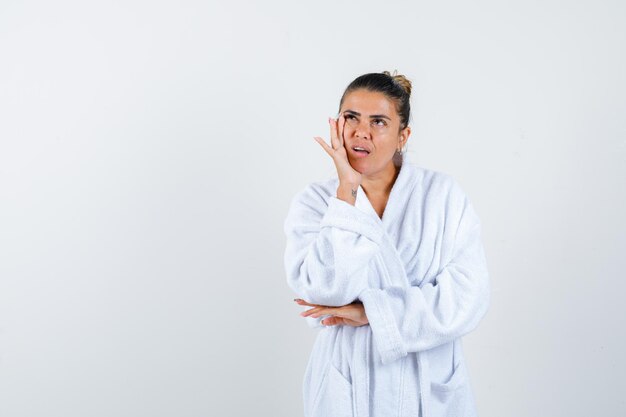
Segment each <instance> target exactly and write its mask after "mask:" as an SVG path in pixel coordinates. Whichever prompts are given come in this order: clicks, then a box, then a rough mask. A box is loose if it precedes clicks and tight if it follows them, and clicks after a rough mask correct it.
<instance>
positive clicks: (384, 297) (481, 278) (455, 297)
mask: <svg viewBox="0 0 626 417" xmlns="http://www.w3.org/2000/svg"><path fill="white" fill-rule="evenodd" d="M450 201H451V202H452V204H455V202H454V199H451V200H450ZM457 204H458V205H459V210H458V211H459V212H460V213H461V214H460V215H459V216H458V225H457V231H456V235H455V238H454V242H453V245H454V246H453V249H452V256H451V257H450V260H449V262H447V264H446V265H445V266H444V267H443V268H442V269H441V270H440V271H439V273H438V274H437V275H436V276H435V278H434V280H433V281H432V282H426V283H424V284H422V285H421V286H419V287H418V286H408V287H404V288H403V287H399V286H392V287H387V288H384V289H374V288H370V289H365V290H364V291H363V292H361V293H360V294H359V299H360V300H361V301H362V302H363V305H364V307H365V311H366V314H367V317H368V320H369V323H370V326H371V328H372V332H373V337H374V342H375V344H376V346H377V349H378V351H379V353H380V355H381V358H382V361H383V363H388V362H391V361H394V360H396V359H399V358H401V357H403V356H406V355H407V353H408V352H417V351H421V350H427V349H431V348H434V347H436V346H438V345H441V344H444V343H447V342H450V341H452V340H454V339H456V338H458V337H460V336H463V335H464V334H467V333H468V332H470V331H471V330H473V329H474V328H475V327H477V325H478V323H479V321H480V320H481V319H482V317H483V316H484V315H485V313H486V311H487V308H488V305H489V302H490V286H489V277H488V272H487V263H486V259H485V253H484V249H483V245H482V241H481V226H480V221H479V219H478V216H477V214H476V212H475V211H474V208H473V207H472V205H471V203H470V202H469V200H468V199H467V198H466V197H465V196H464V195H462V198H460V199H458V200H457ZM428 261H430V260H428ZM407 282H411V281H410V280H409V279H407Z"/></svg>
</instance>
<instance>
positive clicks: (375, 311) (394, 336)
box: [359, 288, 408, 364]
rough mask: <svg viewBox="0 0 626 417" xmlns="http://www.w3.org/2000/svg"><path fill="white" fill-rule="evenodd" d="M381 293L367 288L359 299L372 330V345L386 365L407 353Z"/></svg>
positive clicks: (387, 304)
mask: <svg viewBox="0 0 626 417" xmlns="http://www.w3.org/2000/svg"><path fill="white" fill-rule="evenodd" d="M382 292H383V290H380V289H375V288H368V289H365V290H363V291H362V292H361V293H360V294H359V299H360V300H361V302H363V307H364V308H365V314H366V315H367V319H368V321H369V325H370V327H371V329H372V333H373V336H374V345H375V346H376V348H377V349H378V353H379V354H380V357H381V360H382V363H383V364H387V363H389V362H393V361H395V360H397V359H400V358H402V357H404V356H406V355H407V354H408V352H407V350H406V349H405V347H404V344H403V343H402V337H401V335H400V331H399V330H398V327H397V326H396V324H395V322H394V320H393V311H392V310H391V307H390V306H389V303H388V302H387V300H386V298H385V297H384V296H382Z"/></svg>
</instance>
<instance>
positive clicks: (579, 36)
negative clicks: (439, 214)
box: [0, 0, 626, 417]
mask: <svg viewBox="0 0 626 417" xmlns="http://www.w3.org/2000/svg"><path fill="white" fill-rule="evenodd" d="M625 51H626V6H625V3H624V2H623V1H597V0H595V1H591V0H589V1H573V2H572V1H565V0H560V1H554V0H542V1H528V0H525V1H515V2H513V1H507V2H501V1H479V2H466V1H453V2H440V1H432V2H415V1H410V2H409V1H407V2H394V1H388V2H379V1H376V2H366V1H358V2H357V1H354V2H347V1H316V2H287V1H284V2H252V1H249V2H229V3H226V2H220V3H219V4H218V2H206V1H193V2H192V1H183V2H181V1H176V2H173V1H171V2H158V1H132V2H131V1H127V0H125V1H110V0H108V1H106V2H104V1H103V2H84V1H76V2H67V1H54V2H47V1H40V2H28V1H6V0H3V1H1V2H0V415H1V416H3V417H22V416H29V417H30V416H45V417H56V416H59V417H72V416H80V417H83V416H90V417H94V416H120V417H121V416H129V417H130V416H132V417H135V416H150V417H155V416H177V417H179V416H248V415H253V414H254V415H263V416H298V415H302V408H301V407H302V403H301V387H302V377H303V372H304V369H305V366H306V362H307V360H308V356H309V353H310V350H311V347H312V343H313V341H314V339H315V335H316V331H317V330H315V329H310V328H309V327H308V326H307V325H306V323H305V321H304V319H303V318H301V317H299V316H298V313H299V312H300V311H301V308H300V307H299V306H296V305H295V304H294V303H293V301H292V298H293V294H292V293H291V292H290V290H289V288H288V287H287V285H286V281H285V272H284V270H283V258H282V257H283V251H284V235H283V230H282V227H283V220H284V217H285V215H286V211H287V205H288V203H289V201H290V200H291V198H292V196H293V195H294V194H295V193H296V192H297V191H298V190H300V189H301V188H303V187H304V186H305V185H306V184H307V183H309V182H311V181H316V180H321V179H325V178H328V177H330V176H331V175H333V174H334V172H333V171H334V165H333V164H332V161H331V159H330V157H328V155H326V153H325V152H324V151H323V150H322V149H321V147H320V145H319V144H317V143H316V142H315V141H314V140H313V136H315V135H321V136H324V137H325V138H326V139H327V140H328V125H327V122H326V119H327V117H328V116H333V115H335V114H336V112H337V110H338V104H339V98H340V96H341V93H342V92H343V89H344V88H345V87H346V86H347V84H348V83H349V82H350V81H351V80H352V79H354V78H355V77H357V76H358V75H361V74H363V73H366V72H380V71H383V70H389V71H393V70H394V69H398V71H399V72H400V73H402V74H405V75H406V76H407V77H408V78H409V79H411V80H412V81H413V86H414V89H413V98H412V103H413V115H412V122H411V125H412V128H413V132H412V135H411V137H410V138H409V144H408V150H409V154H408V159H409V160H410V161H412V162H415V163H417V164H419V165H421V166H424V167H426V168H430V169H435V170H439V171H443V172H447V173H449V174H452V175H453V176H454V177H455V178H456V179H457V180H458V181H459V182H460V184H461V185H462V186H463V187H464V189H465V191H466V193H467V194H468V195H469V197H470V199H471V201H472V202H473V204H474V205H475V207H476V209H477V211H478V213H479V216H480V217H481V220H482V224H483V236H484V244H485V250H486V254H487V258H488V264H489V270H490V277H491V282H492V304H491V307H490V310H489V312H488V313H487V316H486V317H485V319H484V320H483V321H482V322H481V324H480V326H479V327H478V328H477V329H476V331H474V332H473V333H471V334H469V335H467V336H466V337H465V338H464V346H465V356H466V358H467V363H468V367H469V371H470V375H471V383H472V386H473V388H474V392H475V396H476V401H477V406H478V410H479V413H480V415H481V417H501V416H507V417H517V416H552V417H556V416H568V417H572V416H590V415H598V416H600V415H601V416H623V415H625V414H626V402H625V401H624V395H623V394H624V390H625V388H626V386H625V384H624V373H625V371H626V366H625V365H626V359H625V357H624V355H623V352H624V351H626V340H625V337H624V327H623V321H624V316H625V313H626V308H625V307H624V305H625V303H624V292H625V290H626V284H625V282H626V280H625V278H626V274H625V272H624V271H625V270H626V256H625V252H626V221H625V220H624V219H625V216H624V213H625V212H626V198H625V191H624V189H625V186H624V184H625V182H626V181H625V180H626V163H625V162H626V117H625V116H626V77H625V76H624V74H626V58H625Z"/></svg>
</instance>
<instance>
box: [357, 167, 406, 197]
mask: <svg viewBox="0 0 626 417" xmlns="http://www.w3.org/2000/svg"><path fill="white" fill-rule="evenodd" d="M399 173H400V167H398V166H396V165H395V164H394V163H393V162H390V163H389V164H388V165H387V166H386V167H385V168H384V169H382V170H381V171H379V172H377V173H375V174H373V175H369V176H367V177H366V176H363V181H362V182H361V187H362V188H363V191H365V194H366V195H367V196H368V197H371V196H381V195H383V196H384V195H388V194H389V193H390V192H391V189H392V188H393V184H394V183H395V182H396V178H398V174H399Z"/></svg>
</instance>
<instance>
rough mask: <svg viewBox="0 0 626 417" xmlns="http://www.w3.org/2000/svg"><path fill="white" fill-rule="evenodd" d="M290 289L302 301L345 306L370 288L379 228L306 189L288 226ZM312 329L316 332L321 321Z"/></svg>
mask: <svg viewBox="0 0 626 417" xmlns="http://www.w3.org/2000/svg"><path fill="white" fill-rule="evenodd" d="M284 231H285V235H286V237H287V245H286V249H285V256H284V264H285V271H286V273H287V284H288V285H289V287H290V288H291V289H292V290H293V291H294V292H295V293H296V294H297V296H298V297H300V298H302V299H304V300H306V301H308V302H310V303H313V304H322V305H327V306H343V305H346V304H350V303H351V302H353V301H354V300H356V299H357V297H358V295H359V294H360V293H361V292H362V291H363V290H364V289H366V288H367V284H368V270H369V265H370V263H371V261H372V259H373V258H374V256H375V254H376V253H377V252H379V251H380V242H381V238H382V233H383V229H382V226H381V224H380V223H378V222H376V220H375V219H373V218H372V217H371V216H369V215H367V214H366V213H364V212H362V211H361V210H360V209H358V208H356V207H355V206H353V205H352V204H349V203H347V202H345V201H343V200H341V199H339V198H337V197H335V196H331V197H330V199H329V200H328V204H327V205H326V203H325V202H324V200H323V198H322V197H321V195H319V194H318V193H317V192H316V191H314V189H313V188H311V187H307V188H306V189H304V190H303V191H301V192H300V193H298V194H297V195H296V197H295V198H294V199H293V200H292V203H291V205H290V208H289V212H288V214H287V218H286V220H285V223H284ZM319 319H321V318H318V319H316V320H315V323H311V322H310V320H309V325H312V326H313V327H315V326H316V325H317V323H318V322H319Z"/></svg>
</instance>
